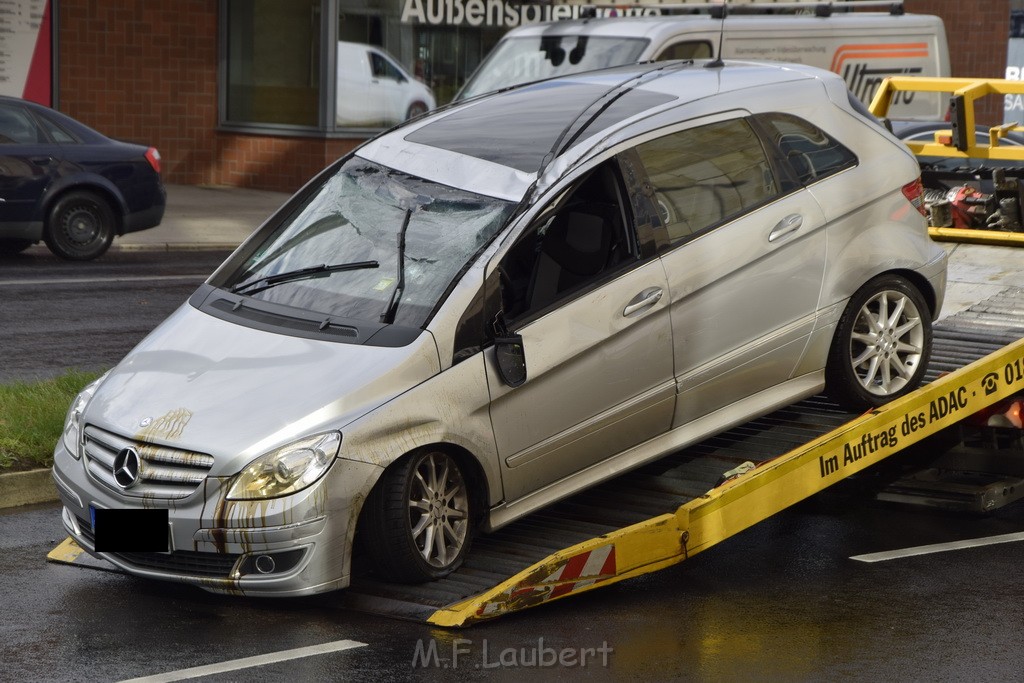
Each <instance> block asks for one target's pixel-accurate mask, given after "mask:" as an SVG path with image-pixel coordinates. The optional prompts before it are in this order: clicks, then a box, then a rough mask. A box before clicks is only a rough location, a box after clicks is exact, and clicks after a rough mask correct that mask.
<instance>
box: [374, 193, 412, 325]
mask: <svg viewBox="0 0 1024 683" xmlns="http://www.w3.org/2000/svg"><path fill="white" fill-rule="evenodd" d="M410 218H412V209H406V210H405V220H403V221H402V229H401V230H399V231H398V283H397V284H395V291H393V292H392V293H391V301H389V302H388V307H387V308H385V309H384V312H383V313H381V316H380V321H381V322H382V323H385V324H388V325H390V324H391V323H393V322H395V312H396V311H398V302H399V301H400V300H401V298H402V293H403V292H404V291H405V233H407V232H408V231H409V219H410Z"/></svg>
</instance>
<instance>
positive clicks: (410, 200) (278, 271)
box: [222, 157, 515, 327]
mask: <svg viewBox="0 0 1024 683" xmlns="http://www.w3.org/2000/svg"><path fill="white" fill-rule="evenodd" d="M514 208H515V205H514V204H513V203H511V202H508V201H504V200H500V199H494V198H491V197H485V196H482V195H477V194H473V193H470V192H466V191H464V190H459V189H456V188H452V187H447V186H444V185H440V184H438V183H434V182H431V181H428V180H424V179H422V178H416V177H413V176H410V175H407V174H405V173H401V172H399V171H395V170H393V169H389V168H386V167H384V166H380V165H378V164H374V163H371V162H369V161H365V160H363V159H360V158H358V157H353V158H351V159H349V160H348V161H347V162H346V163H345V164H344V165H343V166H342V167H341V168H340V169H339V170H338V172H337V173H336V174H335V175H333V176H331V177H329V178H328V179H327V180H326V181H324V183H323V184H322V185H321V186H320V188H319V189H318V190H316V191H315V192H313V193H312V195H310V197H309V198H308V199H307V200H306V201H305V202H304V203H303V204H302V205H301V206H299V207H298V208H297V209H296V210H295V211H294V212H293V213H292V215H291V216H289V217H288V218H287V219H285V220H284V221H283V222H282V223H281V225H279V226H278V227H277V228H276V229H275V230H274V231H273V232H271V233H270V234H269V235H268V236H267V238H266V240H265V241H264V242H263V243H262V244H260V245H259V246H258V247H257V248H256V249H255V251H254V252H253V253H252V255H251V256H250V257H249V258H248V259H246V261H245V262H244V263H243V264H242V266H241V267H240V268H239V269H238V270H237V271H236V272H235V273H233V274H232V275H231V276H230V277H229V279H228V280H227V281H226V282H225V283H224V284H223V285H222V286H224V287H226V288H228V289H231V290H232V291H234V292H236V293H238V294H242V295H244V296H249V297H252V298H256V299H260V300H262V301H268V302H272V303H276V304H283V305H287V306H293V307H297V308H301V309H303V310H306V311H312V312H316V313H319V314H324V315H327V316H337V317H339V318H346V319H348V320H362V321H367V322H375V323H379V322H388V323H391V322H394V323H397V324H401V325H408V326H415V327H422V326H423V325H425V324H426V322H427V320H428V319H429V317H430V315H431V314H432V312H433V311H434V309H435V308H436V306H437V304H438V303H439V301H440V300H441V298H442V297H443V296H444V295H445V293H446V292H447V291H448V288H449V286H450V285H451V284H452V282H453V280H454V279H455V278H456V277H457V276H458V275H459V274H460V273H461V272H462V270H463V269H464V268H465V266H466V265H467V263H468V262H469V261H470V260H471V259H472V258H473V257H474V256H475V255H476V254H477V253H478V252H479V251H480V250H481V249H482V248H483V247H484V246H485V245H486V244H487V243H488V242H490V240H491V239H492V238H493V237H494V236H495V235H496V234H497V233H498V231H500V230H501V228H502V227H503V226H504V225H505V223H506V221H507V220H508V218H509V216H510V215H511V214H512V211H513V210H514Z"/></svg>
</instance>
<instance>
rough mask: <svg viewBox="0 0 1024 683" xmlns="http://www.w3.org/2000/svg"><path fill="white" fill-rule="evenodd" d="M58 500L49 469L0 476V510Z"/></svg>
mask: <svg viewBox="0 0 1024 683" xmlns="http://www.w3.org/2000/svg"><path fill="white" fill-rule="evenodd" d="M56 500H59V498H58V497H57V487H56V486H55V485H54V483H53V477H52V476H51V475H50V470H49V468H45V469H38V470H29V471H28V472H9V473H7V474H0V508H13V507H18V506H21V505H31V504H33V503H49V502H53V501H56Z"/></svg>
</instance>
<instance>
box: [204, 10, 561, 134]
mask: <svg viewBox="0 0 1024 683" xmlns="http://www.w3.org/2000/svg"><path fill="white" fill-rule="evenodd" d="M220 3H221V4H220V6H221V19H222V29H221V40H222V43H221V48H220V49H221V57H222V62H221V80H220V103H221V108H220V120H221V124H222V125H223V126H224V127H226V128H229V129H230V128H242V129H245V130H247V131H258V130H260V129H264V130H265V131H266V132H268V133H281V132H287V131H288V129H294V131H295V132H296V133H297V134H308V132H309V131H310V130H313V131H317V132H319V133H321V134H323V135H325V136H344V135H346V134H352V135H355V136H360V137H362V136H365V135H369V134H372V133H374V132H376V131H379V130H381V129H383V128H387V127H390V126H393V125H395V124H398V123H401V122H402V121H404V120H406V119H408V118H411V117H413V116H417V115H419V114H420V113H422V112H424V111H427V110H430V109H433V108H435V107H437V106H440V105H444V104H447V103H448V102H450V101H451V100H452V99H453V98H454V97H455V95H456V94H457V93H458V92H459V89H460V88H461V87H462V86H463V84H464V83H465V82H466V81H467V80H468V79H469V77H470V75H471V74H472V73H473V72H474V70H476V68H477V66H478V65H479V64H480V63H481V62H482V61H483V59H484V58H485V57H486V56H487V54H488V53H489V52H490V50H491V48H493V47H494V45H496V44H497V43H498V41H499V40H500V38H501V37H502V36H503V35H504V34H505V32H506V31H507V30H508V29H509V28H513V27H515V26H518V25H520V24H523V23H532V22H537V21H550V20H552V19H566V18H571V17H574V16H576V15H575V11H576V10H577V9H578V8H570V7H565V8H561V7H559V8H550V7H548V8H541V7H535V6H521V5H520V4H518V3H517V2H516V0H220Z"/></svg>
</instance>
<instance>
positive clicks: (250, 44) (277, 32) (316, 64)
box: [224, 0, 321, 127]
mask: <svg viewBox="0 0 1024 683" xmlns="http://www.w3.org/2000/svg"><path fill="white" fill-rule="evenodd" d="M320 18H321V0H227V3H226V26H227V30H226V34H227V36H226V37H227V46H226V47H227V64H226V74H225V76H226V88H225V92H224V96H225V97H224V100H225V109H226V111H225V112H224V120H225V123H228V124H272V125H286V126H309V127H318V126H319V124H320V121H319V111H320V34H321V21H320Z"/></svg>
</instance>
